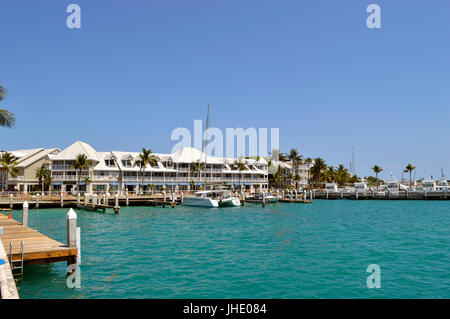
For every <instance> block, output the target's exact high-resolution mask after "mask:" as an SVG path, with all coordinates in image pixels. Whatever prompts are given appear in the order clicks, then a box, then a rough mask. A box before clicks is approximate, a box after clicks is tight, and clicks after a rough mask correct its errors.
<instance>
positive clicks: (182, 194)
mask: <svg viewBox="0 0 450 319" xmlns="http://www.w3.org/2000/svg"><path fill="white" fill-rule="evenodd" d="M183 202H184V192H181V204H183Z"/></svg>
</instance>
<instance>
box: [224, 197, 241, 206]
mask: <svg viewBox="0 0 450 319" xmlns="http://www.w3.org/2000/svg"><path fill="white" fill-rule="evenodd" d="M219 206H220V207H237V206H241V201H240V200H239V198H236V197H230V198H224V199H222V200H221V201H220V202H219Z"/></svg>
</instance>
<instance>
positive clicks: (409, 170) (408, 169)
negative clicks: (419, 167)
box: [405, 163, 416, 188]
mask: <svg viewBox="0 0 450 319" xmlns="http://www.w3.org/2000/svg"><path fill="white" fill-rule="evenodd" d="M415 169H416V167H415V166H412V164H411V163H409V164H408V165H406V167H405V173H407V172H409V187H410V188H411V173H412V172H413V170H415Z"/></svg>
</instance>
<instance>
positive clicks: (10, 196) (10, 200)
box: [9, 194, 13, 209]
mask: <svg viewBox="0 0 450 319" xmlns="http://www.w3.org/2000/svg"><path fill="white" fill-rule="evenodd" d="M9 208H10V209H13V194H9Z"/></svg>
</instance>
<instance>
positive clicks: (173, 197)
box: [171, 193, 175, 203]
mask: <svg viewBox="0 0 450 319" xmlns="http://www.w3.org/2000/svg"><path fill="white" fill-rule="evenodd" d="M171 196H172V203H173V202H175V193H172V195H171Z"/></svg>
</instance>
